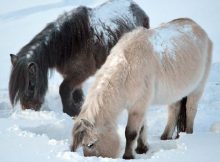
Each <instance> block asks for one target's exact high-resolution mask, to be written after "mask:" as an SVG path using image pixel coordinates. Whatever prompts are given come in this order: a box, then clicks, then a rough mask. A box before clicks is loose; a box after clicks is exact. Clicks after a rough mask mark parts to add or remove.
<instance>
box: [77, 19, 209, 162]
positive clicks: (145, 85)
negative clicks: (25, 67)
mask: <svg viewBox="0 0 220 162" xmlns="http://www.w3.org/2000/svg"><path fill="white" fill-rule="evenodd" d="M211 48H212V42H211V41H210V39H209V38H208V36H207V34H206V33H205V31H204V30H203V29H202V28H201V27H200V26H199V25H198V24H196V23H195V22H194V21H192V20H190V19H187V18H182V19H177V20H173V21H171V22H168V23H165V24H163V25H161V26H159V27H158V28H155V29H150V30H147V29H144V28H142V27H140V28H137V29H135V30H134V31H132V32H130V33H128V34H125V35H124V36H123V37H122V38H121V39H120V40H119V42H118V43H117V44H116V45H115V46H114V48H113V49H112V50H111V54H110V55H109V56H108V58H107V60H106V62H105V64H104V65H103V66H102V67H101V69H100V70H99V71H98V73H97V74H96V80H95V81H94V83H93V85H92V87H91V88H90V90H89V92H88V95H87V97H86V99H85V102H84V104H83V106H82V111H81V113H80V114H79V116H78V118H77V119H76V122H77V123H78V122H79V121H80V120H81V119H85V120H87V121H89V122H90V123H92V125H94V128H93V130H91V131H90V133H91V134H93V136H92V137H93V138H96V139H97V143H94V144H95V145H97V147H94V149H95V150H96V151H97V152H99V150H102V149H103V148H105V147H106V146H108V145H111V143H113V142H112V141H113V140H114V139H116V138H118V137H117V136H115V137H111V138H109V139H108V144H103V140H102V139H100V138H99V133H102V134H106V135H107V134H108V132H109V128H110V130H113V131H116V127H115V121H116V118H117V116H118V114H119V113H120V112H121V111H122V110H123V109H125V108H126V109H127V110H128V114H129V117H128V123H127V127H126V132H125V137H126V148H125V153H124V156H123V158H125V159H130V158H134V156H133V151H134V148H133V147H134V141H135V140H136V139H137V137H138V134H139V135H140V137H139V138H138V139H139V141H140V140H141V141H144V142H141V146H138V148H139V147H141V148H144V150H145V151H146V150H147V141H146V139H144V138H145V137H144V136H143V135H141V134H143V131H145V130H141V128H145V127H143V125H144V121H145V113H146V111H147V109H148V107H149V106H150V105H163V104H168V105H170V106H169V109H171V110H170V111H169V118H168V123H167V126H166V129H165V132H164V134H163V139H170V138H172V134H173V131H174V128H175V126H176V122H177V117H178V115H179V112H180V113H182V112H181V111H180V107H181V103H182V106H185V107H186V110H184V109H183V110H184V113H186V128H185V129H186V132H187V133H192V130H193V121H194V117H195V114H196V109H197V105H198V101H199V99H200V97H201V94H202V92H203V89H204V86H205V83H206V80H207V77H208V73H209V69H210V65H211V56H212V53H211V50H210V49H211ZM186 97H187V99H186ZM182 99H183V100H182ZM181 100H182V101H181ZM184 118H185V117H184ZM181 125H182V124H181ZM183 125H185V123H183ZM179 129H182V127H181V128H179ZM106 130H108V131H106ZM94 132H98V134H97V133H94ZM139 132H140V133H139ZM73 137H74V138H76V137H75V131H73ZM82 137H83V139H86V143H87V144H89V143H91V142H92V141H93V140H92V139H93V138H90V137H88V136H87V135H83V136H82ZM74 138H73V141H74V140H75V139H74ZM83 139H82V141H83ZM84 142H85V141H84ZM81 144H82V143H80V142H78V143H73V147H74V148H77V147H78V146H79V145H81ZM83 144H85V143H83ZM98 145H99V147H98ZM85 147H86V146H85V145H83V148H85ZM94 149H93V152H92V153H90V154H89V155H96V156H100V154H96V153H95V152H94ZM115 150H117V148H116V147H114V148H113V150H111V151H112V152H114V151H115ZM111 151H109V152H111ZM84 153H85V152H84ZM86 154H87V153H86ZM103 154H104V153H103ZM87 155H88V154H87ZM101 156H102V155H101ZM103 156H104V155H103ZM105 156H106V154H105ZM107 156H108V157H113V156H112V155H111V154H107Z"/></svg>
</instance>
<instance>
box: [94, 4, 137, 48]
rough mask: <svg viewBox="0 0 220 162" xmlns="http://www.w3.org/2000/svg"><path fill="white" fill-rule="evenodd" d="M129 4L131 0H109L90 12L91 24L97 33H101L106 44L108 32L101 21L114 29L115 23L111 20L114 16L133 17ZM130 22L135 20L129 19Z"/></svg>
mask: <svg viewBox="0 0 220 162" xmlns="http://www.w3.org/2000/svg"><path fill="white" fill-rule="evenodd" d="M130 5H131V0H111V1H109V2H107V3H105V4H103V5H102V6H100V7H98V8H96V9H95V10H93V11H92V12H91V20H90V22H91V25H92V26H94V27H96V30H97V34H98V35H101V33H103V37H104V38H105V43H106V44H107V43H108V39H107V38H108V37H109V36H108V35H109V33H108V32H107V31H106V30H105V29H104V28H105V26H103V23H105V24H106V26H109V27H110V28H111V30H112V31H115V30H116V28H117V24H115V22H114V21H113V20H115V17H122V18H125V19H135V18H134V16H133V14H132V13H131V11H130V9H129V7H130ZM131 22H135V21H134V20H131Z"/></svg>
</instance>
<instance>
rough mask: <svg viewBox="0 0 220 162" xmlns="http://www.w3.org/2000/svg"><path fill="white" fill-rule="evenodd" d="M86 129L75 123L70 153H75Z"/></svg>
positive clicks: (80, 123) (79, 123)
mask: <svg viewBox="0 0 220 162" xmlns="http://www.w3.org/2000/svg"><path fill="white" fill-rule="evenodd" d="M85 130H86V128H85V127H84V126H83V124H82V122H81V121H79V122H76V123H75V125H74V128H73V145H72V147H71V151H73V152H74V151H76V149H77V148H78V147H79V145H81V144H82V140H83V137H84V135H85Z"/></svg>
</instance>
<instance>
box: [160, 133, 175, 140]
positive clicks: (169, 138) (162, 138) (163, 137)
mask: <svg viewBox="0 0 220 162" xmlns="http://www.w3.org/2000/svg"><path fill="white" fill-rule="evenodd" d="M160 139H161V140H171V139H172V138H171V137H168V136H167V135H166V134H162V136H161V137H160Z"/></svg>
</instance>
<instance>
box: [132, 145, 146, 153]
mask: <svg viewBox="0 0 220 162" xmlns="http://www.w3.org/2000/svg"><path fill="white" fill-rule="evenodd" d="M135 151H136V153H137V154H145V153H146V152H147V151H148V147H147V146H145V145H144V146H142V147H137V148H136V149H135Z"/></svg>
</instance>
